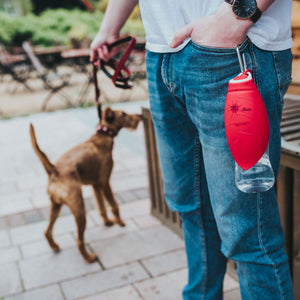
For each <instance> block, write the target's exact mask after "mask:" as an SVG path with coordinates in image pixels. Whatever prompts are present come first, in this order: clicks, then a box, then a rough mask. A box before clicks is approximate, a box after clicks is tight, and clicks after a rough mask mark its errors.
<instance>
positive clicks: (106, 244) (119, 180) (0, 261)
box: [0, 102, 240, 300]
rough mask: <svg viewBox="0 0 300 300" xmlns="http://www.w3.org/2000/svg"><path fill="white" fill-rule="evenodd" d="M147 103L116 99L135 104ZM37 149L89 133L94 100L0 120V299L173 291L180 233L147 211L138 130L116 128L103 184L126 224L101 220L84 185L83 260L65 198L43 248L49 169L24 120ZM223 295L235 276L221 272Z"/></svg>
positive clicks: (178, 273) (172, 294)
mask: <svg viewBox="0 0 300 300" xmlns="http://www.w3.org/2000/svg"><path fill="white" fill-rule="evenodd" d="M141 106H148V104H147V102H130V103H127V104H124V103H123V104H115V105H114V106H113V107H114V108H121V109H124V110H126V111H127V112H140V108H141ZM30 122H32V123H33V124H34V126H35V130H36V135H37V140H38V143H39V145H40V147H41V149H42V150H43V151H44V152H45V153H46V154H47V155H48V157H49V158H50V160H51V161H52V162H55V161H56V160H57V159H58V158H59V157H60V156H61V155H62V154H63V153H64V152H65V151H67V150H68V149H70V148H71V147H73V146H74V145H76V144H78V143H80V142H82V141H84V140H86V139H88V138H89V136H90V135H92V134H93V133H94V132H95V125H96V123H97V113H96V109H95V108H94V107H91V108H86V109H70V110H61V111H57V112H52V113H40V114H35V115H30V116H26V117H17V118H13V119H9V120H1V121H0V149H1V156H0V166H1V167H0V278H1V280H0V299H1V300H21V299H22V300H24V299H26V300H27V299H28V300H29V299H30V300H60V299H67V300H69V299H85V300H110V299H113V300H137V299H139V300H141V299H144V300H168V299H169V300H177V299H178V300H180V299H182V297H181V291H182V289H183V287H184V285H185V283H186V281H187V268H186V260H185V253H184V243H183V241H182V240H181V239H180V238H179V237H178V236H177V235H175V234H174V233H173V232H172V231H170V230H169V229H168V228H166V227H165V226H163V225H162V224H161V223H160V222H159V221H158V220H157V219H155V218H154V217H152V216H151V214H150V201H149V193H148V179H147V166H146V153H145V141H144V133H143V126H142V124H141V125H140V126H139V128H138V130H137V131H134V132H131V131H126V130H125V129H124V130H123V131H121V132H120V134H119V135H118V137H117V138H116V140H115V146H114V170H113V174H112V178H111V184H112V188H113V191H114V193H115V196H116V198H117V200H118V202H119V204H120V212H121V215H122V217H123V219H124V220H125V222H126V224H127V226H126V227H125V228H121V227H119V226H117V225H115V226H113V227H110V228H107V227H105V226H104V225H103V223H102V219H101V218H100V216H99V214H98V211H97V208H96V203H95V201H94V199H93V194H92V190H91V188H90V187H84V189H83V190H84V197H85V203H86V209H87V221H88V222H87V229H86V231H85V238H86V243H87V244H88V249H89V250H93V251H94V252H96V253H97V254H98V257H99V262H95V263H93V264H87V263H85V262H84V261H83V259H82V257H81V255H80V254H79V251H78V250H77V247H76V226H75V222H74V220H73V216H72V215H71V214H70V211H69V209H68V208H67V207H64V208H63V209H62V211H61V214H60V217H59V219H58V220H57V222H56V224H55V227H54V238H56V240H57V242H58V244H59V245H60V247H61V251H60V252H59V253H54V252H52V251H51V249H50V248H49V246H48V244H47V242H46V240H45V238H44V235H43V232H44V230H45V229H46V226H47V225H48V214H49V204H50V203H49V200H48V197H47V194H46V184H47V176H46V173H45V171H44V169H43V167H42V165H41V163H40V161H39V160H38V158H37V156H36V155H35V153H34V152H33V150H32V147H31V143H30V138H29V123H30ZM224 299H225V300H226V299H227V300H236V299H240V296H239V286H238V283H237V282H236V281H235V280H234V279H233V278H231V277H230V276H229V275H226V277H225V284H224Z"/></svg>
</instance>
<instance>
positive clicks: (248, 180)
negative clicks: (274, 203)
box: [235, 147, 275, 193]
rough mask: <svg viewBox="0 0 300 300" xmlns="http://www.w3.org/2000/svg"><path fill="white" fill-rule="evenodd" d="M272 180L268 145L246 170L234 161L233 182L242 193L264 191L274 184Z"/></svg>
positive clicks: (272, 173) (272, 174)
mask: <svg viewBox="0 0 300 300" xmlns="http://www.w3.org/2000/svg"><path fill="white" fill-rule="evenodd" d="M274 182H275V177H274V172H273V169H272V166H271V163H270V159H269V147H268V148H267V149H266V151H265V153H264V154H263V156H262V157H261V158H260V160H259V161H258V162H257V163H256V164H255V165H254V166H253V167H252V168H250V169H248V170H243V169H242V168H241V167H239V166H238V164H237V163H235V183H236V186H237V187H238V189H239V190H240V191H242V192H244V193H260V192H266V191H268V190H269V189H270V188H271V187H272V186H273V185H274Z"/></svg>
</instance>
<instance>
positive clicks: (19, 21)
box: [0, 0, 145, 47]
mask: <svg viewBox="0 0 300 300" xmlns="http://www.w3.org/2000/svg"><path fill="white" fill-rule="evenodd" d="M108 1H109V0H99V1H91V0H64V1H61V0H49V1H48V0H43V1H41V0H0V44H4V45H5V46H6V47H12V46H20V45H21V44H22V42H23V41H24V40H29V41H31V42H32V44H33V45H39V46H45V47H49V46H54V45H67V46H70V47H87V46H88V45H89V43H90V41H91V40H92V39H93V38H94V37H95V35H96V33H97V32H98V30H99V26H100V24H101V21H102V19H103V15H104V12H105V9H106V6H107V4H108ZM123 33H124V34H126V33H127V34H130V35H134V36H137V37H143V36H144V34H145V33H144V28H143V25H142V22H141V17H140V13H139V8H138V6H137V7H136V8H135V9H134V11H133V13H132V14H131V16H130V18H129V20H128V21H127V22H126V24H125V26H124V28H123Z"/></svg>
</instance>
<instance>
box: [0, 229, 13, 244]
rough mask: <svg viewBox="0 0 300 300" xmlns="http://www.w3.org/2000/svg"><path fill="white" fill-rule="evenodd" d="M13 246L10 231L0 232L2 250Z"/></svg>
mask: <svg viewBox="0 0 300 300" xmlns="http://www.w3.org/2000/svg"><path fill="white" fill-rule="evenodd" d="M10 245H11V241H10V237H9V231H8V230H0V248H3V247H8V246H10Z"/></svg>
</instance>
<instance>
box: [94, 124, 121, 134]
mask: <svg viewBox="0 0 300 300" xmlns="http://www.w3.org/2000/svg"><path fill="white" fill-rule="evenodd" d="M97 132H100V133H102V134H104V135H108V136H110V137H115V136H116V135H117V134H116V132H115V131H114V130H113V129H110V128H108V127H107V126H105V125H97Z"/></svg>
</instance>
